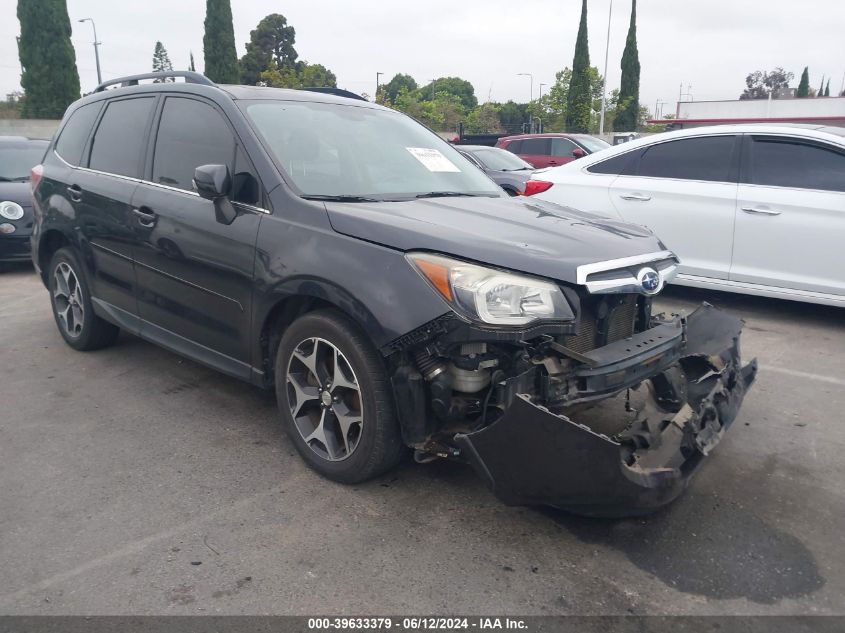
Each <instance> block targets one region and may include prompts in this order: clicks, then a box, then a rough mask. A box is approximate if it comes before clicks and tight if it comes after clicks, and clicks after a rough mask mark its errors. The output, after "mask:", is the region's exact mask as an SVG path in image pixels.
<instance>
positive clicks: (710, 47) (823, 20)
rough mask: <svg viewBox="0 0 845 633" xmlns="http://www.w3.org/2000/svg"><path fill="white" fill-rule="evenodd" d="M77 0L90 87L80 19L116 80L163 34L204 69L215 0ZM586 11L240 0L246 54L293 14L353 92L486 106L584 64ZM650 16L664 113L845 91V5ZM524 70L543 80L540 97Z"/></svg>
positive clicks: (0, 63)
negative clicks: (752, 90) (468, 86)
mask: <svg viewBox="0 0 845 633" xmlns="http://www.w3.org/2000/svg"><path fill="white" fill-rule="evenodd" d="M21 1H26V0H21ZM611 1H612V3H613V10H612V16H611V21H610V47H609V63H608V73H607V75H608V89H613V88H618V87H619V79H620V60H621V56H622V50H623V48H624V46H625V37H626V34H627V30H628V22H629V19H630V11H631V0H589V1H588V27H589V42H590V62H591V64H592V65H594V66H598V67H599V70H600V71H601V72H603V70H604V56H605V45H606V43H607V40H608V38H607V28H608V12H609V8H610V4H611ZM67 5H68V13H69V15H70V18H71V22H72V26H73V36H72V42H73V45H74V47H75V50H76V59H77V67H78V69H79V75H80V81H81V84H82V90H83V92H88V91H90V90H91V89H92V88H93V87H94V86H95V85H96V78H97V75H96V69H95V63H94V49H93V46H92V45H91V43H92V41H93V35H92V32H91V24H90V22H86V23H81V24H80V23H78V22H77V21H76V20H78V19H79V18H86V17H91V18H94V20H95V22H96V25H97V35H98V36H99V39H100V41H101V42H102V46H101V47H100V60H101V65H102V72H103V78H104V79H108V78H113V77H119V76H122V75H128V74H133V73H138V72H147V71H149V70H150V68H151V62H152V53H153V48H154V46H155V42H156V40H161V41H162V43H163V44H164V46H165V47H166V48H167V50H168V52H169V54H170V59H171V60H172V62H173V65H174V67H175V68H177V69H179V68H187V66H188V55H189V52H191V51H193V53H194V57H195V59H196V64H197V69H198V70H201V68H202V63H203V55H202V36H203V19H204V16H205V0H143V2H140V1H131V0H130V1H128V2H127V1H123V2H120V1H119V0H118V1H115V0H111V1H110V2H106V1H104V0H67ZM15 11H16V2H15V0H0V96H2V95H5V94H6V93H9V92H11V91H13V90H17V89H19V87H20V66H19V63H18V56H17V47H16V40H15V37H16V36H17V35H18V34H19V33H20V29H19V24H18V21H17V18H16V14H15ZM580 11H581V2H580V0H519V1H514V0H509V1H505V0H462V1H461V0H457V1H456V0H425V1H424V2H410V1H408V0H392V1H388V0H354V1H342V0H276V1H270V0H232V12H233V15H234V27H235V41H236V44H237V48H238V56H239V57H240V56H241V55H243V53H244V52H245V51H244V45H245V43H246V42H247V41H248V40H249V31H250V30H251V29H253V28H255V26H256V24H258V22H259V21H260V20H261V18H263V17H264V16H265V15H267V14H269V13H274V12H275V13H282V14H283V15H285V16H286V17H287V19H288V23H289V24H290V25H292V26H293V27H294V28H295V29H296V44H295V47H296V50H297V51H298V52H299V57H300V59H304V60H306V61H309V62H311V63H321V64H323V65H325V66H327V67H328V68H329V69H330V70H332V71H333V72H334V73H335V74H336V75H337V78H338V86H339V87H342V88H346V89H348V90H352V91H354V92H358V93H362V92H363V93H367V94H370V95H372V94H373V93H374V92H375V82H376V72H382V73H384V76H383V78H382V81H387V80H389V79H390V77H392V76H393V75H394V74H395V73H398V72H402V73H408V74H410V75H411V76H413V77H414V78H415V79H416V80H417V82H418V83H420V84H424V83H427V82H428V81H430V80H431V79H433V78H436V77H441V76H454V75H457V76H460V77H463V78H465V79H468V80H469V81H470V82H471V83H472V84H473V86H474V87H475V92H476V96H477V97H478V99H479V101H480V102H485V101H487V100H493V101H507V100H508V99H513V100H517V101H522V102H524V101H527V100H528V98H529V94H532V95H533V97H534V98H536V97H537V96H538V92H539V90H540V89H541V86H540V84H541V83H542V84H544V85H543V86H542V90H543V93H544V94H545V93H546V92H547V91H548V89H549V86H550V85H551V84H552V83H554V80H555V73H556V72H557V71H559V70H561V69H563V68H564V67H566V66H571V65H572V56H573V53H574V48H575V38H576V35H577V31H578V21H579V19H580ZM637 14H638V19H637V38H638V43H639V54H640V63H641V66H642V72H641V80H640V102H641V103H642V104H643V105H646V106H648V107H649V109H650V110H653V109H654V108H655V105H656V102H657V101H658V100H660V101H663V102H666V105H663V106H662V109H663V112H665V113H669V112H673V111H674V110H675V104H676V102H677V101H678V96H679V92H680V86H681V84H683V92H684V93H688V94H691V95H692V97H691V98H692V99H694V100H696V101H700V100H719V99H736V98H737V97H738V96H739V94H740V93H741V92H742V90H743V88H744V87H745V76H746V75H747V74H748V73H749V72H751V71H754V70H758V69H765V70H768V69H771V68H774V67H775V66H783V67H784V68H785V69H786V70H789V71H792V72H793V73H795V76H796V78H795V80H794V82H793V85H796V86H797V83H798V79H799V77H800V74H801V71H802V70H803V68H804V66H809V68H810V85H811V86H812V87H814V88H815V87H817V86H818V85H819V84H820V82H821V79H822V75H823V74H824V75H825V76H826V77H831V84H830V85H831V94H834V93H836V94H838V93H839V92H840V90H841V89H842V84H843V80H845V38H843V35H842V25H843V24H845V0H802V2H801V3H795V2H791V1H787V0H639V3H638V7H637ZM518 73H530V74H531V75H533V93H532V92H531V87H532V86H531V83H532V82H531V79H530V78H529V77H527V76H520V75H519V74H518ZM689 98H690V97H689V96H686V95H685V96H684V99H689Z"/></svg>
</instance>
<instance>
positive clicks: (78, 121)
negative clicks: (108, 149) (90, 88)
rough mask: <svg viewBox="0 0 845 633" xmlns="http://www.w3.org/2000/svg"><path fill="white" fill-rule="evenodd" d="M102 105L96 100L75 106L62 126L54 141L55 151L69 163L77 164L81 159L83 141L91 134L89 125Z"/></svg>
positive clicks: (83, 148)
mask: <svg viewBox="0 0 845 633" xmlns="http://www.w3.org/2000/svg"><path fill="white" fill-rule="evenodd" d="M102 105H103V104H102V102H97V103H89V104H88V105H84V106H81V107H79V108H77V109H76V110H74V111H73V114H71V115H70V118H69V119H68V121H67V123H65V126H64V128H62V133H61V135H60V136H59V140H58V141H57V142H56V153H57V154H58V155H59V156H61V157H62V159H63V160H65V161H66V162H68V163H70V164H71V165H76V166H78V165H79V163H80V162H81V161H82V152H83V151H84V150H85V142H86V141H87V140H88V135H89V134H91V127H92V126H93V125H94V121H95V120H96V119H97V115H98V114H99V113H100V108H101V107H102Z"/></svg>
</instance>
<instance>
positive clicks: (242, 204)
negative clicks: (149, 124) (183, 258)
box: [53, 149, 270, 215]
mask: <svg viewBox="0 0 845 633" xmlns="http://www.w3.org/2000/svg"><path fill="white" fill-rule="evenodd" d="M53 153H54V154H55V155H56V157H57V158H58V159H59V160H60V161H62V162H63V163H64V164H65V165H67V166H68V167H70V168H71V169H81V170H82V171H87V172H88V173H91V174H99V175H101V176H113V177H114V178H120V179H122V180H127V181H129V182H134V183H136V184H139V185H151V186H153V187H158V188H159V189H167V190H169V191H175V192H177V193H184V194H187V195H189V196H196V197H199V195H200V194H198V193H197V192H196V191H189V190H188V189H180V188H179V187H171V186H170V185H164V184H162V183H159V182H152V181H151V180H144V179H142V178H133V177H132V176H124V175H123V174H113V173H111V172H108V171H100V170H99V169H91V168H90V167H82V166H79V165H71V164H70V163H69V162H67V161H66V160H65V159H64V158H62V157H61V156H60V155H59V153H58V152H57V151H56V150H55V149H54V150H53ZM232 204H235V205H237V206H239V207H243V208H245V209H248V210H250V211H256V212H258V213H264V214H267V215H270V210H269V209H264V208H263V207H255V206H253V205H251V204H247V203H246V202H237V201H235V200H232Z"/></svg>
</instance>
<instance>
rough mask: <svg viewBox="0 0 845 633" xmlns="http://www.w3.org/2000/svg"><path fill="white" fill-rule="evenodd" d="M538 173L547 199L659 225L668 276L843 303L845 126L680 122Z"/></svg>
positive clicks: (720, 286) (685, 281)
mask: <svg viewBox="0 0 845 633" xmlns="http://www.w3.org/2000/svg"><path fill="white" fill-rule="evenodd" d="M536 179H537V181H538V182H537V183H536V184H533V185H532V190H533V191H541V190H542V191H541V192H540V193H538V197H539V198H542V199H543V200H548V201H551V202H557V203H564V204H571V205H573V206H575V207H577V208H579V209H584V210H587V211H592V212H595V213H600V214H602V215H605V216H608V217H612V218H616V219H620V220H625V221H627V222H634V223H637V224H642V225H645V226H648V227H649V228H650V229H652V230H653V231H655V232H656V233H657V234H658V235H660V237H661V239H663V240H664V241H665V243H666V244H667V245H669V246H670V247H671V248H672V249H673V250H674V251H675V252H677V253H678V255H679V256H680V258H681V264H680V267H679V269H678V273H679V274H678V276H677V278H676V279H675V282H674V283H678V284H683V285H688V286H696V287H702V288H713V289H716V290H728V291H731V292H741V293H746V294H754V295H763V296H768V297H779V298H783V299H794V300H798V301H810V302H814V303H825V304H830V305H839V306H845V249H843V244H845V128H836V127H824V126H819V125H765V124H748V125H732V126H718V127H707V128H697V129H691V130H682V131H678V132H670V133H667V134H661V135H658V136H653V137H650V138H646V139H641V140H637V141H633V142H630V143H626V144H624V145H621V146H618V147H614V148H613V149H612V150H607V151H604V152H602V153H601V154H598V155H596V156H594V157H593V156H591V157H588V158H585V159H584V160H582V161H578V163H577V164H571V165H564V166H563V167H557V168H555V169H551V170H548V171H545V172H542V173H540V174H538V175H537V176H536Z"/></svg>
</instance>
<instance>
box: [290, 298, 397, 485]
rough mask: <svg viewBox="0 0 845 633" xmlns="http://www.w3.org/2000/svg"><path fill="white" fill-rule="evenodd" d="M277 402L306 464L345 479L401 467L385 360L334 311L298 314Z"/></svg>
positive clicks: (358, 479)
mask: <svg viewBox="0 0 845 633" xmlns="http://www.w3.org/2000/svg"><path fill="white" fill-rule="evenodd" d="M275 376H276V399H277V402H278V405H279V411H280V413H281V416H282V422H283V424H284V426H285V430H286V431H287V433H288V435H289V436H290V438H291V440H292V441H293V443H294V445H295V446H296V449H297V450H298V451H299V454H300V455H301V456H302V458H303V459H304V460H305V462H306V463H307V464H308V465H309V466H310V467H311V468H313V469H314V470H316V471H317V472H318V473H320V474H321V475H323V476H324V477H327V478H328V479H331V480H333V481H338V482H341V483H345V484H354V483H358V482H361V481H364V480H367V479H370V478H372V477H375V476H377V475H380V474H382V473H383V472H385V471H387V470H389V469H390V468H392V467H394V466H395V465H396V464H397V463H398V462H399V460H400V459H401V458H402V455H403V453H404V452H405V447H404V445H403V444H402V438H401V434H400V431H399V425H398V423H397V421H396V415H395V407H394V403H393V393H392V390H391V386H390V382H389V380H388V379H387V375H386V372H385V367H384V362H383V361H382V359H381V357H380V356H379V354H378V352H377V351H376V350H375V349H374V347H373V345H372V343H370V341H369V339H367V337H366V336H365V335H364V333H363V332H361V330H360V329H359V328H358V327H357V326H356V325H355V324H354V323H352V322H351V321H349V319H347V318H346V317H345V316H343V315H342V314H340V313H339V312H337V311H334V310H320V311H318V312H312V313H310V314H306V315H305V316H302V317H300V318H299V319H297V320H296V321H295V322H294V323H293V324H292V325H291V326H290V327H288V328H287V330H286V331H285V332H284V334H283V336H282V340H281V342H280V343H279V349H278V352H277V353H276V363H275Z"/></svg>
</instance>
